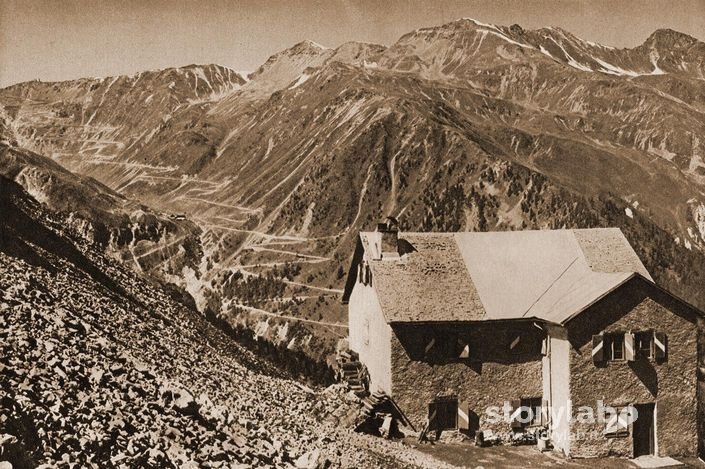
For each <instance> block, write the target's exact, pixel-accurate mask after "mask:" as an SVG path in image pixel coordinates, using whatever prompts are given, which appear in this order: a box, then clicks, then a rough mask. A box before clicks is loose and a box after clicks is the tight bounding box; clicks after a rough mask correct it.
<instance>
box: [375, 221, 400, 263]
mask: <svg viewBox="0 0 705 469" xmlns="http://www.w3.org/2000/svg"><path fill="white" fill-rule="evenodd" d="M377 231H378V232H379V233H380V235H381V249H380V252H381V254H382V259H385V258H386V259H390V258H392V259H394V258H399V248H398V245H397V242H398V237H399V223H398V222H397V221H396V220H395V219H394V218H393V217H387V221H386V223H378V224H377Z"/></svg>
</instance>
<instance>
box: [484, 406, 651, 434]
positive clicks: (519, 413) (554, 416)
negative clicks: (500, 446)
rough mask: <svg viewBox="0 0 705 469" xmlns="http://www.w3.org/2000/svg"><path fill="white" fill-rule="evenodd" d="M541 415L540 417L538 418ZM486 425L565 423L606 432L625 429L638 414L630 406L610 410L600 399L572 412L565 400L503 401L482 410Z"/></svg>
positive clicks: (610, 407)
mask: <svg viewBox="0 0 705 469" xmlns="http://www.w3.org/2000/svg"><path fill="white" fill-rule="evenodd" d="M539 413H541V415H539ZM485 415H486V417H487V422H488V423H500V422H506V423H512V422H519V423H521V424H525V425H528V424H531V423H536V422H546V421H548V420H549V418H550V421H552V422H559V421H566V420H567V421H569V422H571V423H572V422H577V423H582V424H595V423H598V424H604V425H605V426H606V431H608V432H609V431H610V430H612V429H617V430H618V429H620V428H627V427H628V426H629V425H630V424H632V423H634V422H635V421H636V420H637V418H638V417H639V413H638V412H637V410H636V408H635V407H634V406H632V405H625V406H621V407H613V406H609V405H605V403H604V402H603V401H602V400H598V401H597V402H596V405H595V406H594V407H592V406H580V407H578V408H577V411H576V412H573V403H572V401H570V400H568V402H567V405H566V406H540V407H535V406H518V407H514V406H512V404H511V402H509V401H505V402H504V404H503V405H502V406H501V407H499V406H491V407H488V408H487V410H486V411H485Z"/></svg>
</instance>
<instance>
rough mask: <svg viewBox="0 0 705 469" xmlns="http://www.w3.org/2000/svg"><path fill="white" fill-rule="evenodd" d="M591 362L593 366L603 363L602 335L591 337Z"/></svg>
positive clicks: (603, 341)
mask: <svg viewBox="0 0 705 469" xmlns="http://www.w3.org/2000/svg"><path fill="white" fill-rule="evenodd" d="M592 361H593V363H595V364H597V363H602V362H604V361H605V337H604V336H603V335H602V334H599V335H594V336H592Z"/></svg>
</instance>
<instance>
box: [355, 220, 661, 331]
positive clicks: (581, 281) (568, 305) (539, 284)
mask: <svg viewBox="0 0 705 469" xmlns="http://www.w3.org/2000/svg"><path fill="white" fill-rule="evenodd" d="M378 236H379V233H374V232H363V233H360V247H361V248H362V249H360V250H359V251H358V252H363V253H364V257H365V259H366V260H367V262H368V263H369V266H370V270H371V272H372V284H373V286H374V288H375V289H376V291H377V295H378V298H379V302H380V305H381V307H382V312H383V313H384V316H385V319H386V320H387V322H389V323H398V322H418V321H421V322H439V321H486V320H508V319H522V318H536V319H542V320H546V321H550V322H553V323H564V322H565V321H567V320H568V319H570V318H571V317H573V316H574V315H575V314H577V313H579V312H580V311H582V310H584V309H585V308H586V307H588V306H590V305H591V304H592V303H594V302H595V301H597V300H599V299H600V298H602V297H603V296H605V295H606V294H608V293H609V292H611V291H613V290H614V289H615V288H617V287H618V286H620V285H622V284H623V283H624V282H626V281H627V280H628V279H630V278H631V277H633V276H634V275H641V276H643V277H645V278H647V279H649V280H652V279H651V276H650V275H649V273H648V272H647V271H646V268H645V267H644V265H643V264H642V263H641V260H639V257H638V256H637V255H636V253H635V252H634V250H633V249H632V247H631V245H630V244H629V242H628V241H627V240H626V238H625V237H624V235H623V234H622V232H621V231H620V230H619V229H618V228H604V229H586V230H553V231H549V230H545V231H508V232H485V233H475V232H473V233H399V240H400V241H399V244H400V246H401V245H406V246H407V248H406V249H405V250H404V251H405V252H406V253H405V254H403V255H401V256H400V257H399V258H391V259H385V258H383V259H379V257H380V256H379V253H378V252H377V251H378V248H377V246H378V244H379V243H378ZM354 272H355V269H351V273H352V274H353V275H354ZM353 285H354V282H348V286H347V287H346V292H345V295H344V300H346V299H347V298H348V297H349V295H350V290H351V288H352V286H353Z"/></svg>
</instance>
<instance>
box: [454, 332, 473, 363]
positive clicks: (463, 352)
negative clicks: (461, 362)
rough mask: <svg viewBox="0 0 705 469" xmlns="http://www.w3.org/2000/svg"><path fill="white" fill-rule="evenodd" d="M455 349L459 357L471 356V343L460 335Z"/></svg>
mask: <svg viewBox="0 0 705 469" xmlns="http://www.w3.org/2000/svg"><path fill="white" fill-rule="evenodd" d="M455 351H456V356H457V357H458V358H470V345H468V344H467V343H466V342H465V341H464V340H463V339H461V338H460V337H458V341H457V343H456V349H455Z"/></svg>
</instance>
